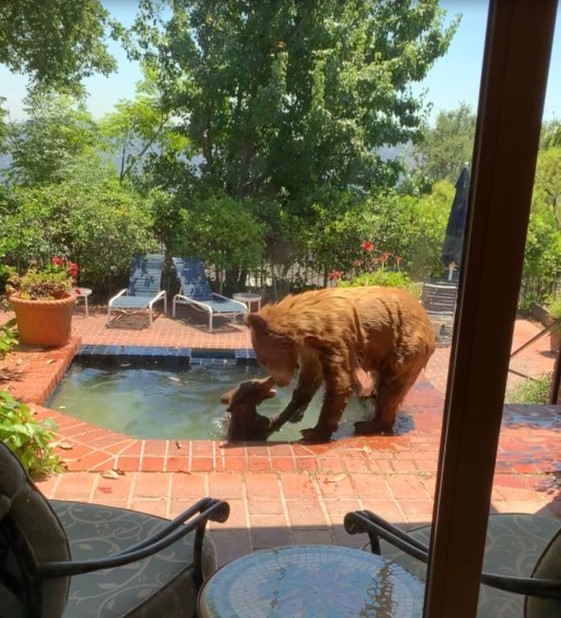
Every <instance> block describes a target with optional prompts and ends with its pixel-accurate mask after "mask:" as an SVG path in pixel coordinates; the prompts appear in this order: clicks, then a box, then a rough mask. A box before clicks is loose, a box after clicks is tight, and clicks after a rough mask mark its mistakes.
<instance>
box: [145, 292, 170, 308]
mask: <svg viewBox="0 0 561 618" xmlns="http://www.w3.org/2000/svg"><path fill="white" fill-rule="evenodd" d="M166 294H167V292H166V291H165V290H160V291H159V292H158V293H157V294H156V296H154V298H153V299H152V300H151V301H150V302H149V303H148V306H149V307H152V305H153V304H154V303H156V302H158V301H159V300H161V299H162V298H165V297H166Z"/></svg>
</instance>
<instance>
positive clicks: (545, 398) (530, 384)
mask: <svg viewBox="0 0 561 618" xmlns="http://www.w3.org/2000/svg"><path fill="white" fill-rule="evenodd" d="M550 388H551V376H550V375H548V374H542V375H539V376H537V377H536V378H529V379H527V380H523V381H522V382H520V383H519V384H518V385H516V386H515V387H514V388H512V389H511V390H510V391H509V392H508V393H507V396H506V398H505V402H506V403H533V404H538V405H545V404H547V403H548V402H549V391H550Z"/></svg>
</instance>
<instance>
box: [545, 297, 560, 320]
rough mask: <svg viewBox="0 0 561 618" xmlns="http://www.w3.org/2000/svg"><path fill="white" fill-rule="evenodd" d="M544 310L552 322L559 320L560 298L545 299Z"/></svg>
mask: <svg viewBox="0 0 561 618" xmlns="http://www.w3.org/2000/svg"><path fill="white" fill-rule="evenodd" d="M545 308H546V309H547V312H548V313H549V314H550V315H551V317H552V318H553V319H554V320H558V319H559V318H561V298H560V297H559V296H553V297H551V298H549V299H547V302H546V305H545Z"/></svg>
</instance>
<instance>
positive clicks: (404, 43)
mask: <svg viewBox="0 0 561 618" xmlns="http://www.w3.org/2000/svg"><path fill="white" fill-rule="evenodd" d="M158 4H160V3H157V2H155V1H154V2H153V1H152V0H145V1H144V2H142V4H141V8H142V11H141V14H140V17H139V19H138V21H137V23H136V25H135V34H136V36H137V37H138V39H139V46H138V48H137V49H136V53H137V57H140V56H142V57H143V58H144V60H145V61H146V62H147V63H149V65H150V66H152V67H154V68H155V70H156V75H157V80H158V86H159V88H160V90H161V92H162V94H163V101H164V103H165V104H166V105H167V106H168V109H169V110H170V112H171V113H173V114H175V115H176V117H178V118H179V119H180V122H181V124H182V126H183V130H184V132H185V134H186V135H188V136H189V138H190V140H191V145H192V149H193V150H192V153H191V154H194V155H199V156H200V157H201V165H200V180H201V185H202V186H204V187H207V188H209V187H210V188H213V187H214V188H218V189H220V190H225V191H226V192H227V194H228V195H230V196H232V197H235V198H238V199H242V198H244V197H246V196H248V195H253V196H255V195H266V196H269V197H271V196H275V197H280V196H282V203H283V204H284V207H285V208H289V209H291V210H292V211H294V212H298V211H302V212H303V213H304V214H305V213H306V208H307V207H309V206H310V204H311V203H312V202H313V201H317V195H318V193H319V190H320V188H321V187H326V186H328V187H331V188H334V189H338V190H342V189H346V188H348V187H355V188H356V190H359V189H360V190H361V191H365V190H369V189H370V188H371V187H373V186H379V185H388V184H392V183H393V182H394V181H395V178H396V173H397V170H396V166H395V165H394V164H392V163H391V162H384V161H382V159H381V158H380V156H379V155H378V152H377V151H378V149H379V148H380V147H381V146H382V145H384V144H390V145H392V144H399V143H404V142H406V141H408V140H411V139H416V138H417V136H418V129H419V125H420V119H421V113H422V102H421V101H419V100H418V99H417V98H415V97H414V96H413V94H412V92H411V89H410V87H409V86H410V83H411V82H412V81H420V80H421V79H423V77H424V76H425V75H426V73H427V71H428V70H429V68H430V67H431V66H432V64H433V62H434V61H435V60H436V59H437V58H438V57H440V56H441V55H442V54H444V53H445V51H446V49H447V47H448V44H449V41H450V39H451V37H452V34H453V32H454V30H455V26H456V22H454V24H453V25H452V26H450V27H449V28H448V29H446V30H444V29H443V27H442V18H443V14H444V12H443V10H442V9H440V8H439V6H438V2H437V1H436V0H426V1H424V2H413V1H406V2H404V1H403V0H399V1H398V0H386V1H384V2H381V1H377V2H373V1H372V0H359V1H358V2H357V1H356V0H352V1H351V0H347V1H344V2H341V1H340V0H339V1H336V0H327V1H325V0H322V1H320V0H310V1H309V2H297V1H296V0H291V1H285V0H283V1H280V0H276V1H273V2H266V3H258V2H254V3H249V4H248V3H247V2H245V1H244V0H231V1H230V2H211V3H209V2H208V1H206V0H205V1H203V0H180V1H175V2H173V3H171V4H172V10H171V17H169V19H168V16H169V13H168V14H167V15H166V16H165V17H162V18H161V20H160V22H159V24H160V25H159V29H158V28H151V27H150V25H149V24H151V23H154V21H155V20H156V18H155V14H156V8H157V5H158Z"/></svg>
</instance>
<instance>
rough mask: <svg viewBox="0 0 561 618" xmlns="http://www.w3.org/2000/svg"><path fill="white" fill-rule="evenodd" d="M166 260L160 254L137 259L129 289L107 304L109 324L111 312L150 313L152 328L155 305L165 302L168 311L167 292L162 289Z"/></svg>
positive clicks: (131, 272) (133, 264)
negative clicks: (161, 301)
mask: <svg viewBox="0 0 561 618" xmlns="http://www.w3.org/2000/svg"><path fill="white" fill-rule="evenodd" d="M163 264H164V258H163V256H162V255H159V254H152V255H147V256H146V257H143V258H135V259H134V260H133V261H132V264H131V271H130V278H129V287H128V288H124V289H122V290H121V291H120V292H118V293H117V294H115V296H113V297H112V298H111V299H109V302H108V303H107V322H108V323H109V322H110V320H111V311H112V310H115V309H116V310H118V311H146V310H147V311H148V319H149V322H150V326H152V322H153V321H154V317H153V308H154V304H155V303H157V302H158V301H160V300H163V301H164V312H165V311H167V296H166V291H165V290H162V289H161V285H160V284H161V278H162V268H163Z"/></svg>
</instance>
